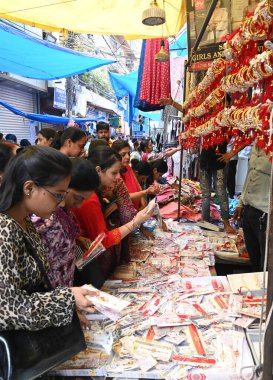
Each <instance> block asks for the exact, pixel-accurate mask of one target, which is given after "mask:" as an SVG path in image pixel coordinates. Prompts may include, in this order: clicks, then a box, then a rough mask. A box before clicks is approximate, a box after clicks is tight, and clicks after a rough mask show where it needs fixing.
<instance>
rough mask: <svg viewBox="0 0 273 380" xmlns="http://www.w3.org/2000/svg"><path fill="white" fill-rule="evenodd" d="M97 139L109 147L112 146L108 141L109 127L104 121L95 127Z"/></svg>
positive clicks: (109, 140) (110, 141)
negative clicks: (102, 140)
mask: <svg viewBox="0 0 273 380" xmlns="http://www.w3.org/2000/svg"><path fill="white" fill-rule="evenodd" d="M96 129H97V137H98V139H104V140H106V141H107V143H108V145H109V146H112V144H113V141H112V140H111V139H110V130H109V129H110V126H109V124H108V123H106V122H105V121H99V122H98V123H97V126H96Z"/></svg>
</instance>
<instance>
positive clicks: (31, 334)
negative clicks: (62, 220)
mask: <svg viewBox="0 0 273 380" xmlns="http://www.w3.org/2000/svg"><path fill="white" fill-rule="evenodd" d="M25 244H26V246H27V249H28V251H29V253H30V254H31V256H32V257H33V258H34V259H35V261H36V262H37V264H38V267H39V269H40V271H41V273H42V275H43V277H44V280H45V284H46V287H45V288H44V289H35V290H33V292H34V291H39V292H41V291H47V292H48V291H50V290H52V286H51V284H50V281H49V279H48V277H47V274H46V271H45V269H44V267H43V263H42V261H41V260H40V258H39V256H38V255H37V253H36V251H35V249H34V247H33V246H32V244H31V243H30V241H29V240H28V239H27V238H26V237H25ZM85 348H86V342H85V338H84V335H83V331H82V328H81V325H80V321H79V319H78V316H77V313H76V311H74V314H73V318H72V322H71V323H70V324H69V325H66V326H61V327H47V328H45V329H41V330H38V331H28V330H8V331H1V332H0V380H32V379H36V378H37V377H39V376H41V375H43V374H45V373H46V372H48V371H49V370H51V369H52V368H54V367H56V366H58V365H59V364H61V363H62V362H64V361H66V360H68V359H70V358H71V357H72V356H74V355H76V354H77V353H78V352H80V351H82V350H84V349H85Z"/></svg>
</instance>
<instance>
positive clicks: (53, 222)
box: [31, 157, 100, 288]
mask: <svg viewBox="0 0 273 380" xmlns="http://www.w3.org/2000/svg"><path fill="white" fill-rule="evenodd" d="M70 161H71V163H72V171H71V179H70V183H69V185H68V190H67V192H66V194H65V196H64V202H63V203H64V204H63V205H60V206H59V207H58V208H57V209H56V211H55V212H54V213H53V214H52V215H51V217H50V218H49V219H43V218H39V217H37V216H36V215H35V216H32V218H31V220H32V222H33V224H34V225H35V227H36V229H37V230H38V232H39V234H40V236H41V238H42V241H43V243H44V245H45V247H47V258H48V261H49V264H50V270H49V272H48V277H49V280H50V282H51V285H52V287H53V288H56V287H57V286H72V285H73V282H74V274H75V261H76V255H75V248H76V239H77V238H79V236H80V228H79V226H78V223H77V221H76V219H75V217H74V215H73V213H72V212H71V208H72V207H76V208H78V207H80V206H81V204H82V202H83V201H84V200H85V199H88V198H89V197H90V196H91V195H92V193H93V192H94V191H96V190H97V188H98V187H99V182H100V181H99V176H98V174H97V172H96V169H95V167H94V166H93V165H92V164H91V162H89V161H87V160H85V159H84V158H79V157H77V158H71V159H70Z"/></svg>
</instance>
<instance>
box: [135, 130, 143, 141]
mask: <svg viewBox="0 0 273 380" xmlns="http://www.w3.org/2000/svg"><path fill="white" fill-rule="evenodd" d="M133 134H134V136H135V137H136V138H138V139H140V138H142V137H143V135H144V131H134V132H133Z"/></svg>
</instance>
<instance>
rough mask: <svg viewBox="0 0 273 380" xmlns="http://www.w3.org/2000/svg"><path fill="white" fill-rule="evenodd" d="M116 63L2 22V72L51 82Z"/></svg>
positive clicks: (0, 39)
mask: <svg viewBox="0 0 273 380" xmlns="http://www.w3.org/2000/svg"><path fill="white" fill-rule="evenodd" d="M41 13H42V12H41ZM113 62H116V61H112V60H106V59H99V58H94V57H90V56H88V55H86V54H81V53H78V52H76V51H74V50H70V49H66V48H63V47H60V46H57V45H55V44H52V43H50V42H47V41H43V40H40V39H38V38H35V37H32V36H29V35H27V34H26V33H24V32H22V31H20V30H17V29H15V28H13V27H10V26H8V25H6V24H4V23H2V22H0V71H4V72H9V73H12V74H17V75H21V76H23V77H27V78H33V79H44V80H51V79H57V78H65V77H70V76H72V75H76V74H80V73H83V72H86V71H90V70H94V69H96V68H98V67H100V66H104V65H108V64H111V63H113Z"/></svg>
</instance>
